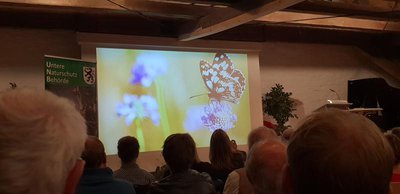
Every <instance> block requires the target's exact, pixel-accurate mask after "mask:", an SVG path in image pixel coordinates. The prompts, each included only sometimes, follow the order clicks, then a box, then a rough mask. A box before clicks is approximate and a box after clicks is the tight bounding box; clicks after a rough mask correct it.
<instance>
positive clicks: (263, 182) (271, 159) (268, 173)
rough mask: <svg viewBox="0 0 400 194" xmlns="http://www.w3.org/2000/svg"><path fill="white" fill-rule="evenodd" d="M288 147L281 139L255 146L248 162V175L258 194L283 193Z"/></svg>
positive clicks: (271, 139) (267, 140)
mask: <svg viewBox="0 0 400 194" xmlns="http://www.w3.org/2000/svg"><path fill="white" fill-rule="evenodd" d="M286 164H287V155H286V145H285V144H284V143H283V142H282V141H280V140H279V138H269V139H265V140H263V141H259V142H258V143H256V144H254V145H253V146H252V147H251V149H250V152H249V157H248V159H247V161H246V173H247V177H248V179H249V181H250V183H251V184H252V186H253V189H254V192H255V193H257V194H278V193H279V192H280V191H281V184H282V181H281V180H282V177H283V176H282V175H283V170H284V166H285V165H286Z"/></svg>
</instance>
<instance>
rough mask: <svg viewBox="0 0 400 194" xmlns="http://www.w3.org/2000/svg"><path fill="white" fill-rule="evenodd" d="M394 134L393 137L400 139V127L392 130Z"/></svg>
mask: <svg viewBox="0 0 400 194" xmlns="http://www.w3.org/2000/svg"><path fill="white" fill-rule="evenodd" d="M390 131H391V132H392V134H393V135H395V136H397V137H398V138H400V127H394V128H392V130H390Z"/></svg>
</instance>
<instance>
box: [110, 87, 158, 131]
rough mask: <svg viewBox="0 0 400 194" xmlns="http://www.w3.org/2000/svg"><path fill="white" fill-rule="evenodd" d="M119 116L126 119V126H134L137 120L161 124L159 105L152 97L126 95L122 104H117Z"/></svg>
mask: <svg viewBox="0 0 400 194" xmlns="http://www.w3.org/2000/svg"><path fill="white" fill-rule="evenodd" d="M117 115H118V116H119V117H125V123H126V125H128V126H129V125H132V123H133V121H134V120H135V119H140V120H143V119H145V118H149V119H151V121H152V122H153V124H154V125H157V126H158V125H159V124H160V113H159V112H158V103H157V100H156V99H154V97H152V96H150V95H143V96H137V95H132V94H125V95H124V100H123V102H122V103H118V104H117Z"/></svg>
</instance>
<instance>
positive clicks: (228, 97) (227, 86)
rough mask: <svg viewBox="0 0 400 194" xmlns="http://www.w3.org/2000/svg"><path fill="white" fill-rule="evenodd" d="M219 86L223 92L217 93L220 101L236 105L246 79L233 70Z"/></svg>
mask: <svg viewBox="0 0 400 194" xmlns="http://www.w3.org/2000/svg"><path fill="white" fill-rule="evenodd" d="M221 84H222V85H223V86H224V90H223V91H222V90H221V92H220V93H219V96H220V100H224V101H228V102H232V103H235V104H238V103H239V100H240V98H241V97H242V95H243V92H244V89H245V87H246V78H245V77H244V75H243V74H242V72H240V71H239V70H236V69H235V70H234V72H233V73H232V74H231V75H229V76H228V77H226V78H225V80H223V82H222V83H221Z"/></svg>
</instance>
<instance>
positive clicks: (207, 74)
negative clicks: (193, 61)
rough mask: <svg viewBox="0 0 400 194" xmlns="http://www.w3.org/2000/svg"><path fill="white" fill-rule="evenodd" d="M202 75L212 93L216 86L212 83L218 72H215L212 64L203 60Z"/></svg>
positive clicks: (201, 65) (201, 64)
mask: <svg viewBox="0 0 400 194" xmlns="http://www.w3.org/2000/svg"><path fill="white" fill-rule="evenodd" d="M200 73H201V77H202V78H203V81H204V84H205V85H206V86H207V88H208V90H209V91H210V92H212V90H213V88H214V84H213V83H212V81H211V78H212V76H213V75H214V74H215V73H216V72H215V71H214V70H213V68H212V66H211V64H210V63H208V62H207V61H204V60H201V61H200Z"/></svg>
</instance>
